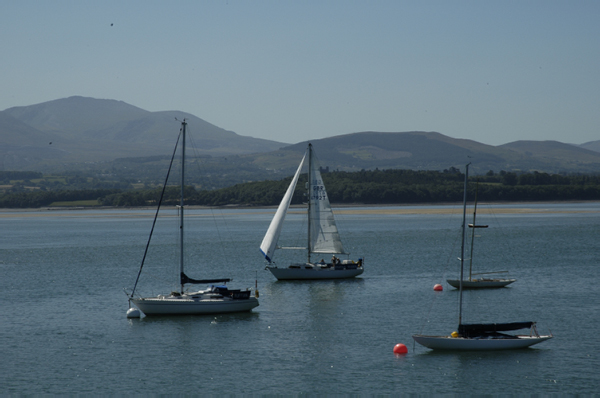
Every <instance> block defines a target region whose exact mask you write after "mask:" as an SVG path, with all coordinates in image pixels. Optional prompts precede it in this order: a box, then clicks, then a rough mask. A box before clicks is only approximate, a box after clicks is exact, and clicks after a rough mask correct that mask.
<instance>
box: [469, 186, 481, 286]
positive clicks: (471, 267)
mask: <svg viewBox="0 0 600 398" xmlns="http://www.w3.org/2000/svg"><path fill="white" fill-rule="evenodd" d="M475 187H476V188H475V204H474V205H473V228H472V231H471V232H472V233H471V255H470V256H469V281H470V280H471V278H472V276H471V275H472V273H473V244H474V243H475V228H477V224H476V223H475V217H476V216H477V193H478V191H479V182H477V183H476V185H475Z"/></svg>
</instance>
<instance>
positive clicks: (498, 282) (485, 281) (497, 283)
mask: <svg viewBox="0 0 600 398" xmlns="http://www.w3.org/2000/svg"><path fill="white" fill-rule="evenodd" d="M476 216H477V190H476V191H475V203H474V205H473V223H472V224H468V227H469V228H471V255H470V256H469V278H468V279H464V280H463V281H462V288H463V289H490V288H500V287H505V286H508V285H510V284H511V283H513V282H516V279H514V278H494V277H489V276H481V275H491V274H501V273H506V272H508V271H493V272H479V273H473V248H474V246H475V245H474V244H475V231H476V230H477V229H479V228H487V227H488V226H487V225H478V224H476V223H475V220H476ZM473 276H477V277H476V278H473ZM446 282H448V284H449V285H450V286H452V287H454V288H456V289H458V288H459V287H460V284H461V281H460V280H458V279H447V280H446Z"/></svg>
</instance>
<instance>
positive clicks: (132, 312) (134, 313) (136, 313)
mask: <svg viewBox="0 0 600 398" xmlns="http://www.w3.org/2000/svg"><path fill="white" fill-rule="evenodd" d="M139 317H140V310H138V309H137V308H133V307H131V308H130V309H128V310H127V318H139Z"/></svg>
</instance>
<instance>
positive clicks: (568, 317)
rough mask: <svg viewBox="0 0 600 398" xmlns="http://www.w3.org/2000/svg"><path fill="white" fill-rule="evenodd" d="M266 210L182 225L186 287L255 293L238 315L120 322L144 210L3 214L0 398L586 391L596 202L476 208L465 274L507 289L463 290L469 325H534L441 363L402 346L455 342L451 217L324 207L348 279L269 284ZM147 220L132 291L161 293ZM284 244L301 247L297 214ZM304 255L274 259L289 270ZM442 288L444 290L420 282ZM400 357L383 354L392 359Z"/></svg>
mask: <svg viewBox="0 0 600 398" xmlns="http://www.w3.org/2000/svg"><path fill="white" fill-rule="evenodd" d="M273 213H274V209H250V210H237V209H228V210H210V209H208V210H207V209H204V210H201V209H198V210H189V211H188V214H189V215H190V217H189V221H188V223H187V230H186V231H187V232H186V247H187V249H189V250H186V262H187V263H188V267H187V269H186V272H187V273H188V274H189V275H190V276H191V277H192V278H216V277H232V278H233V279H234V280H233V282H231V283H230V286H231V287H232V288H246V287H252V288H253V287H254V285H255V283H256V280H257V282H258V288H259V291H260V299H259V300H260V306H259V307H257V308H256V309H254V310H253V311H252V312H250V313H242V314H231V315H219V316H182V317H157V318H142V319H126V317H125V312H126V310H127V308H128V304H127V297H126V295H125V294H124V292H123V288H127V289H131V287H132V286H133V283H134V281H135V278H136V275H137V272H138V269H139V265H140V261H141V258H142V255H143V252H144V248H145V245H146V241H147V238H148V233H149V231H150V227H151V224H152V218H153V215H154V212H153V211H151V210H77V211H74V210H71V211H60V210H52V211H50V210H44V211H2V212H0V225H1V226H2V228H0V270H1V275H2V277H1V278H0V286H1V291H2V295H1V296H0V305H1V308H2V312H1V314H2V315H1V316H2V321H1V323H0V347H1V348H0V352H1V353H2V361H0V393H3V394H7V393H10V394H17V393H18V394H39V393H51V394H63V393H111V394H116V393H159V394H160V393H164V394H181V393H193V394H199V393H212V394H220V393H238V394H239V393H246V394H248V393H288V394H301V393H371V394H398V393H457V394H463V393H473V394H488V393H492V394H493V393H496V394H500V393H527V394H533V393H539V394H548V393H597V391H598V388H599V387H600V376H598V374H599V373H598V369H600V361H599V359H598V352H599V350H600V339H598V337H597V333H596V331H597V330H600V320H599V317H598V314H600V298H599V297H600V295H599V294H600V287H599V286H598V280H599V276H600V271H599V265H600V264H599V263H600V244H599V243H598V242H599V239H598V238H599V236H600V203H581V204H527V205H519V206H509V205H504V206H494V207H490V208H486V207H485V206H480V212H479V213H478V215H477V219H478V223H485V224H489V225H490V228H488V229H486V230H482V231H481V232H480V231H478V235H479V236H478V237H476V246H475V253H474V256H473V261H474V263H473V267H474V269H475V270H478V271H480V272H481V271H498V270H508V271H510V273H509V275H510V276H511V277H514V278H517V282H516V283H514V284H513V285H511V287H509V288H504V289H499V290H486V291H469V292H465V295H464V299H465V306H464V309H463V311H464V318H465V319H464V320H465V322H510V321H527V320H533V321H537V322H538V328H539V330H540V331H541V332H544V333H546V332H548V331H549V330H550V331H551V332H552V333H553V334H554V336H555V337H554V338H553V339H551V340H549V341H547V342H545V343H542V344H540V345H538V346H535V347H533V348H529V349H525V350H515V351H505V352H487V353H481V352H479V353H460V352H451V353H439V352H433V351H430V350H428V349H425V348H423V347H421V346H414V345H413V342H412V338H411V335H412V334H415V333H421V332H422V333H427V334H449V333H450V332H452V331H453V330H456V327H457V315H458V304H457V298H458V293H457V291H456V290H454V289H452V288H450V287H449V286H448V285H447V284H445V283H444V281H445V279H446V278H450V277H452V278H454V277H456V276H457V274H458V265H459V262H458V261H457V260H456V258H457V257H458V255H459V252H458V250H459V248H460V242H459V240H458V238H459V234H460V214H459V213H460V209H459V208H456V207H453V206H446V207H444V206H423V207H370V208H343V209H337V211H336V217H337V220H338V224H339V227H340V230H341V235H342V239H343V240H344V244H345V247H346V249H347V250H348V251H350V252H351V253H352V254H353V257H358V256H361V257H363V258H364V259H365V266H366V268H365V269H366V270H365V273H364V274H363V275H362V276H361V277H359V278H356V279H354V280H341V281H316V282H278V281H276V280H275V279H274V278H273V276H272V275H271V274H270V273H269V272H268V271H265V270H264V265H265V264H264V261H263V259H262V257H261V255H260V252H259V250H258V247H259V245H260V242H261V241H262V237H263V234H264V232H265V231H266V229H267V227H268V225H269V222H270V219H271V217H272V215H273ZM164 214H165V215H164V216H161V217H160V218H159V220H158V223H157V227H156V232H155V236H154V237H153V241H152V245H151V249H150V250H149V253H148V258H147V261H146V265H145V266H144V267H145V268H144V272H143V273H142V277H141V278H140V284H139V289H140V292H142V293H143V294H150V295H154V294H158V293H168V292H169V291H171V289H174V288H175V285H174V283H173V282H175V281H176V275H177V272H178V271H177V267H178V265H177V261H178V255H177V245H178V237H177V230H178V226H177V220H176V215H175V213H169V212H166V213H164ZM288 221H289V223H288V224H289V228H286V230H284V232H283V234H282V242H281V243H282V244H283V245H285V246H302V245H304V244H305V243H304V240H303V239H304V238H297V237H296V235H297V234H298V233H302V232H303V231H304V230H305V229H306V225H305V222H304V221H303V219H302V217H301V215H300V212H299V211H296V212H293V213H292V214H290V215H289V216H288ZM304 259H305V254H303V253H301V252H290V251H286V252H278V253H277V254H276V258H275V260H276V261H278V263H279V264H281V265H285V264H287V262H289V261H303V260H304ZM436 283H444V291H443V292H434V291H433V285H434V284H436ZM397 343H404V344H406V345H407V346H408V348H409V351H408V354H406V355H403V356H396V355H394V354H393V352H392V350H393V347H394V345H395V344H397Z"/></svg>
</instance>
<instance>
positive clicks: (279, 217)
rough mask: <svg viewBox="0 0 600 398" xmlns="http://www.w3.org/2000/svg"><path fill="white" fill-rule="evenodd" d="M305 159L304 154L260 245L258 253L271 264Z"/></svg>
mask: <svg viewBox="0 0 600 398" xmlns="http://www.w3.org/2000/svg"><path fill="white" fill-rule="evenodd" d="M305 159H306V153H305V154H304V157H303V158H302V161H301V162H300V165H299V166H298V170H297V171H296V174H295V175H294V178H293V179H292V183H291V184H290V186H289V187H288V189H287V191H286V192H285V196H284V197H283V200H282V201H281V203H280V204H279V207H278V208H277V212H276V213H275V216H274V217H273V220H272V221H271V225H269V229H268V230H267V233H266V234H265V237H264V238H263V241H262V243H261V244H260V251H261V253H262V254H263V255H264V256H265V258H266V259H267V261H268V262H272V261H273V260H272V258H273V254H274V252H275V249H276V248H277V241H278V240H279V234H280V233H281V227H282V226H283V220H285V215H286V213H287V210H288V208H289V207H290V203H291V202H292V196H293V195H294V190H295V189H296V184H297V183H298V177H299V176H300V172H301V171H302V166H303V165H304V160H305Z"/></svg>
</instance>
